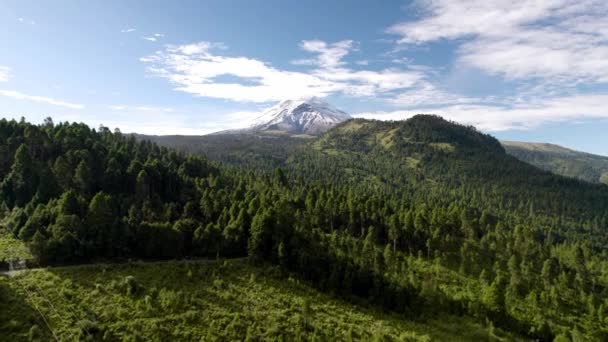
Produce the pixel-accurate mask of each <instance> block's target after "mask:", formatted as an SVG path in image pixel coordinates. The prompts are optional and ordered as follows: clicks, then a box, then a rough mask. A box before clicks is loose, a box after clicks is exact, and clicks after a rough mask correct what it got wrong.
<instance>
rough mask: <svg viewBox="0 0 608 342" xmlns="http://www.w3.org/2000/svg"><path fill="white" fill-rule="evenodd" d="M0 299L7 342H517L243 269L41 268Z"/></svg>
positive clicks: (6, 284) (238, 264) (482, 328)
mask: <svg viewBox="0 0 608 342" xmlns="http://www.w3.org/2000/svg"><path fill="white" fill-rule="evenodd" d="M0 291H1V292H0V296H1V298H2V302H3V303H6V305H3V308H2V310H3V311H2V315H3V316H2V317H0V322H1V323H0V324H2V325H0V332H1V333H2V336H3V338H6V339H8V340H11V341H19V340H26V339H28V338H30V337H32V339H33V340H40V341H48V340H49V339H51V338H52V334H55V335H56V336H57V337H58V338H59V340H65V341H71V340H79V339H89V340H91V339H92V340H100V341H101V340H103V341H116V340H121V341H167V340H182V341H199V340H204V341H234V340H248V341H259V340H271V341H298V340H302V341H303V340H311V341H328V340H332V341H351V340H365V341H370V340H377V341H435V340H442V341H446V340H450V341H470V340H476V341H484V340H485V341H499V340H505V339H508V340H517V339H519V338H517V337H516V336H514V335H508V334H505V333H504V332H501V331H500V330H499V329H495V328H493V327H492V326H491V325H487V324H480V323H476V322H474V321H473V320H470V319H467V318H462V317H457V316H452V315H445V314H442V315H426V316H419V315H413V316H404V315H398V314H392V313H386V312H384V311H383V310H381V309H379V308H377V307H375V306H373V305H369V303H365V302H361V301H358V302H357V301H355V302H353V301H347V300H345V299H337V298H335V297H334V296H330V295H327V294H324V293H322V292H319V291H318V290H315V289H313V288H311V287H310V286H308V285H307V284H306V283H304V282H301V281H298V280H297V278H293V277H289V276H286V275H282V274H281V272H280V270H279V269H278V268H274V267H257V266H251V265H249V264H248V263H247V262H246V261H218V262H204V261H191V262H166V263H153V264H142V263H131V264H124V265H95V266H81V267H70V268H63V269H48V270H35V271H30V272H26V273H21V274H19V275H17V276H15V277H14V278H11V279H1V278H0ZM28 293H29V295H28ZM36 310H40V313H41V314H42V315H44V317H45V318H46V320H47V321H48V326H47V325H46V323H45V322H44V320H43V319H42V318H41V317H42V316H41V315H40V314H39V313H38V312H37V311H36ZM9 313H10V315H9Z"/></svg>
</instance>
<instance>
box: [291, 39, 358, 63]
mask: <svg viewBox="0 0 608 342" xmlns="http://www.w3.org/2000/svg"><path fill="white" fill-rule="evenodd" d="M300 48H302V50H304V51H307V52H311V53H316V54H317V57H316V58H314V59H299V60H295V61H292V63H293V64H296V65H316V66H319V67H321V68H323V69H333V68H336V67H339V66H341V65H344V64H345V62H344V61H342V59H343V58H344V57H345V56H346V55H348V53H349V52H351V51H353V50H356V47H355V42H354V41H352V40H342V41H339V42H336V43H333V44H327V43H326V42H324V41H321V40H303V41H302V42H301V43H300Z"/></svg>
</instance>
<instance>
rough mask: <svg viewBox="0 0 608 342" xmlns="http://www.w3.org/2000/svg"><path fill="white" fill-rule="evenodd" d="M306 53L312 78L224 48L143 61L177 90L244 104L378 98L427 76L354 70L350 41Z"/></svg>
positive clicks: (200, 46)
mask: <svg viewBox="0 0 608 342" xmlns="http://www.w3.org/2000/svg"><path fill="white" fill-rule="evenodd" d="M300 46H301V48H302V49H304V50H305V51H307V52H313V53H315V54H317V56H315V58H312V59H308V60H299V61H296V62H295V63H296V64H300V65H310V66H311V67H312V69H311V70H309V71H308V72H298V71H289V70H281V69H278V68H275V67H272V66H270V65H269V64H268V63H265V62H263V61H260V60H257V59H252V58H248V57H228V56H222V55H219V54H217V53H216V52H215V50H218V49H225V46H224V45H223V44H217V43H209V42H200V43H195V44H187V45H178V46H173V45H170V46H167V47H166V49H165V50H162V51H157V52H156V53H155V54H153V55H150V56H146V57H143V58H141V59H140V60H141V61H142V62H144V63H147V64H148V68H147V70H148V72H150V73H151V74H153V75H156V76H160V77H164V78H167V79H168V80H169V81H170V82H171V83H173V84H175V85H176V88H175V90H178V91H183V92H187V93H191V94H195V95H198V96H203V97H212V98H223V99H228V100H232V101H243V102H269V101H278V100H283V99H286V98H293V97H301V96H327V95H329V94H332V93H343V94H347V95H357V96H376V95H378V94H381V93H385V92H390V91H394V90H397V89H403V88H407V87H411V86H413V85H414V84H415V83H416V82H418V81H419V80H421V79H422V78H423V77H424V75H423V74H422V73H421V72H418V71H413V70H403V69H384V70H380V71H372V70H356V71H355V70H352V69H349V68H347V67H346V62H344V61H343V58H344V57H345V56H346V55H347V54H348V52H349V51H352V50H353V49H355V48H354V46H355V43H354V42H353V41H350V40H345V41H340V42H337V43H333V44H327V43H325V42H322V41H318V40H315V41H303V42H302V43H301V44H300Z"/></svg>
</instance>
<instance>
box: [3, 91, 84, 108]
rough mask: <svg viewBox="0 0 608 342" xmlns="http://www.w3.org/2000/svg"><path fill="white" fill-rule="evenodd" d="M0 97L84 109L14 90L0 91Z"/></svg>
mask: <svg viewBox="0 0 608 342" xmlns="http://www.w3.org/2000/svg"><path fill="white" fill-rule="evenodd" d="M0 96H6V97H10V98H13V99H16V100H26V101H34V102H43V103H48V104H51V105H55V106H62V107H66V108H72V109H83V108H84V105H81V104H76V103H70V102H65V101H61V100H57V99H53V98H50V97H44V96H34V95H27V94H23V93H20V92H18V91H14V90H0Z"/></svg>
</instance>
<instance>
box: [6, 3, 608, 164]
mask: <svg viewBox="0 0 608 342" xmlns="http://www.w3.org/2000/svg"><path fill="white" fill-rule="evenodd" d="M606 17H608V4H606V3H605V2H604V1H597V0H582V1H577V2H573V1H566V0H551V1H513V0H510V1H503V0H496V1H482V0H470V1H457V0H439V1H432V2H431V1H414V2H404V1H382V2H378V1H346V0H344V1H295V0H289V1H285V0H284V1H279V0H272V1H271V0H263V1H262V0H247V1H245V0H243V1H226V0H224V1H219V0H218V1H179V2H174V1H98V2H93V1H86V2H85V1H53V2H50V1H48V2H47V1H45V2H40V1H27V0H17V1H13V0H4V1H2V2H1V3H0V25H1V29H0V51H2V53H0V108H2V115H3V116H4V117H8V118H20V117H21V116H25V117H26V118H27V119H28V120H30V121H33V122H41V121H42V120H43V119H44V118H45V117H47V116H52V117H53V118H54V120H55V121H65V120H69V121H82V122H85V123H88V124H90V125H92V126H94V127H96V126H98V125H100V124H103V125H105V126H108V127H110V128H114V127H118V128H120V129H121V130H122V131H124V132H139V133H147V134H206V133H210V132H213V131H217V130H222V129H228V128H238V127H243V126H246V125H248V124H249V123H251V122H252V120H254V119H255V118H256V117H257V116H258V115H259V113H260V112H261V111H263V110H264V109H265V108H267V107H270V106H272V105H273V104H275V103H276V102H278V101H280V100H283V99H288V98H296V97H301V96H309V95H316V96H325V97H327V99H328V101H330V102H331V103H333V104H335V105H336V106H338V107H340V108H341V109H343V110H345V111H347V112H349V113H350V114H351V115H353V116H356V117H366V118H375V119H405V118H408V117H410V116H412V115H414V114H417V113H436V114H440V115H442V116H444V117H446V118H448V119H451V120H454V121H458V122H462V123H466V124H472V125H475V126H476V127H478V128H479V129H480V130H483V131H486V132H489V133H491V134H493V135H495V136H497V137H498V138H501V139H510V140H526V141H545V142H552V143H557V144H561V145H564V146H567V147H571V148H575V149H579V150H583V151H588V152H592V153H597V154H603V155H608V138H606V134H605V133H604V132H608V20H606Z"/></svg>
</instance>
